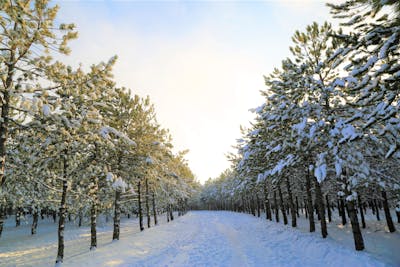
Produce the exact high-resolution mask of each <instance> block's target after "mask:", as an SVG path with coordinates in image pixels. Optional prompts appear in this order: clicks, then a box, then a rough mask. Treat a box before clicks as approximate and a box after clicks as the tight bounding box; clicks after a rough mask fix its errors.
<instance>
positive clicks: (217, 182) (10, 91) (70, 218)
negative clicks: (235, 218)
mask: <svg viewBox="0 0 400 267" xmlns="http://www.w3.org/2000/svg"><path fill="white" fill-rule="evenodd" d="M327 5H328V6H329V8H330V10H331V14H332V19H331V20H332V21H331V22H329V21H327V22H325V23H321V24H319V23H316V22H314V23H311V24H309V26H307V27H306V28H305V29H304V30H298V31H296V32H295V33H294V35H293V36H292V46H291V47H289V50H290V52H291V56H290V57H288V58H285V59H283V60H282V62H281V66H276V68H275V70H274V71H273V72H272V73H270V74H267V75H266V76H265V89H264V90H263V91H262V92H261V95H262V96H263V98H264V100H265V101H264V103H262V105H261V106H259V107H256V108H254V109H252V112H253V113H254V115H255V119H254V120H253V121H252V122H251V126H250V127H242V129H241V131H242V136H241V137H240V138H239V139H238V140H237V142H236V144H235V145H234V147H235V149H236V150H237V153H236V154H235V153H232V154H229V155H228V158H229V161H230V162H231V167H230V168H229V169H227V170H226V171H224V172H223V173H222V174H221V175H220V176H219V177H216V178H215V179H209V180H208V181H207V182H206V183H205V184H204V185H201V184H200V183H199V181H197V179H196V177H195V174H193V172H192V171H191V169H190V168H189V165H188V162H187V161H186V159H185V155H186V153H188V151H186V150H185V151H179V152H176V150H175V149H174V147H173V144H172V143H173V141H172V137H171V135H170V133H169V131H168V129H167V128H164V127H162V126H161V125H160V124H159V122H158V121H157V116H156V111H155V107H154V105H153V104H152V101H151V100H150V97H148V96H140V95H136V94H134V93H133V91H132V90H131V89H129V88H125V87H119V86H117V82H116V81H115V80H114V78H113V66H114V65H115V62H116V61H117V60H118V59H117V56H112V57H111V58H110V59H109V60H106V61H104V62H95V63H93V65H91V66H90V67H89V68H85V67H83V66H80V67H78V68H73V67H71V66H69V65H67V64H64V63H63V62H62V61H61V60H59V55H68V54H69V53H70V49H69V47H68V43H69V41H71V40H73V39H76V38H77V37H78V32H77V30H76V27H75V25H74V24H65V23H60V22H59V20H58V19H57V13H58V11H59V8H58V6H57V5H53V4H52V3H50V2H49V1H46V0H35V1H28V0H26V1H25V0H9V1H1V2H0V14H1V15H0V26H1V28H0V78H1V83H0V91H1V92H0V98H1V119H0V243H1V236H2V234H4V233H3V232H4V231H6V230H7V229H5V227H4V225H5V221H6V220H7V219H8V220H9V219H10V218H13V220H14V219H15V226H16V227H19V226H20V225H21V221H23V220H26V218H30V222H31V225H30V228H31V231H30V232H31V235H36V234H37V229H38V228H40V227H41V226H40V224H41V221H43V220H44V219H49V218H51V219H52V220H53V221H54V223H57V225H58V227H57V255H54V258H55V259H56V264H61V263H62V262H63V260H64V248H65V225H66V224H67V223H69V222H73V223H75V224H76V225H78V227H81V226H82V227H83V226H88V227H90V243H88V244H87V247H88V249H90V250H94V249H96V247H97V236H98V234H97V231H98V229H97V228H98V227H97V221H98V218H99V217H100V216H102V217H105V218H106V219H107V221H108V220H112V221H113V230H112V236H111V235H110V237H109V239H110V240H115V241H117V240H119V239H120V236H121V235H122V232H121V217H124V218H125V217H127V218H130V217H131V216H132V217H137V218H138V223H139V225H138V228H139V230H140V231H144V230H145V229H146V228H150V227H152V225H157V224H158V221H159V220H160V217H161V216H163V217H164V218H166V219H167V221H168V222H170V221H173V220H174V219H175V218H176V215H178V216H181V215H184V214H185V213H186V212H187V211H188V210H226V211H234V212H243V213H249V214H252V215H254V216H258V217H260V216H261V215H262V214H265V217H266V220H267V221H275V222H279V221H280V220H283V222H284V224H285V225H286V224H290V225H291V226H292V227H294V228H296V227H297V226H298V222H297V220H298V219H299V218H300V217H303V218H306V219H307V221H308V224H309V232H315V231H316V229H320V231H321V236H322V238H326V237H328V235H329V233H328V225H329V223H331V221H332V216H333V214H334V213H335V214H336V213H337V215H338V216H339V217H340V218H341V224H342V225H346V224H350V225H351V230H352V234H353V239H354V248H355V250H357V251H361V250H364V249H365V247H366V246H367V245H368V244H365V242H364V239H363V229H365V228H366V227H367V223H369V222H368V221H366V219H365V215H366V213H367V212H368V213H373V215H374V216H375V217H376V220H378V221H381V220H382V221H384V222H385V224H384V229H385V230H387V231H388V232H390V233H394V234H395V232H396V230H398V229H399V223H400V176H399V175H400V150H399V148H400V117H399V109H400V89H399V88H400V60H399V56H400V2H398V1H397V0H385V1H380V0H347V1H343V3H340V4H327ZM334 19H335V20H337V21H339V26H335V25H336V24H335V23H333V20H334ZM104 56H105V57H107V56H110V55H104ZM155 79H156V77H155ZM210 153H212V151H210ZM263 216H264V215H263ZM316 224H319V225H320V226H319V227H316ZM0 265H1V262H0Z"/></svg>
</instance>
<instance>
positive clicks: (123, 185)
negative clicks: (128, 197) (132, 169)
mask: <svg viewBox="0 0 400 267" xmlns="http://www.w3.org/2000/svg"><path fill="white" fill-rule="evenodd" d="M112 187H113V188H114V189H120V190H122V192H123V193H125V189H126V188H127V187H128V185H127V184H126V183H125V182H124V181H123V180H122V178H121V177H118V179H117V180H116V181H115V182H114V183H113V184H112Z"/></svg>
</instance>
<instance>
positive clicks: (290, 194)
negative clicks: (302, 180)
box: [286, 177, 297, 227]
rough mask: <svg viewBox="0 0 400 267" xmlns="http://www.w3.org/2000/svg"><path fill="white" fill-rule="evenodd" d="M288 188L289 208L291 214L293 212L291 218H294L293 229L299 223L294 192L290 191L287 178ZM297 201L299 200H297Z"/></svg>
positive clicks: (287, 178)
mask: <svg viewBox="0 0 400 267" xmlns="http://www.w3.org/2000/svg"><path fill="white" fill-rule="evenodd" d="M286 187H287V192H288V195H289V207H290V212H291V216H292V227H296V226H297V221H296V210H297V209H295V206H294V203H293V196H292V190H291V189H290V181H289V177H286ZM296 200H297V198H296Z"/></svg>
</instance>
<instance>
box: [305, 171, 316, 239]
mask: <svg viewBox="0 0 400 267" xmlns="http://www.w3.org/2000/svg"><path fill="white" fill-rule="evenodd" d="M306 192H307V211H308V221H309V223H310V232H315V222H314V208H313V203H312V196H311V177H310V170H309V169H308V167H307V174H306Z"/></svg>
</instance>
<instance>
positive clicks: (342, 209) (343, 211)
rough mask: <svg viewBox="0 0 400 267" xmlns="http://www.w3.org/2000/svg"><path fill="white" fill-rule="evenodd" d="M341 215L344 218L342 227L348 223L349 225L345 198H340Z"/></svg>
mask: <svg viewBox="0 0 400 267" xmlns="http://www.w3.org/2000/svg"><path fill="white" fill-rule="evenodd" d="M340 215H341V216H342V225H346V223H347V220H346V209H345V205H344V199H343V197H340Z"/></svg>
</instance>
